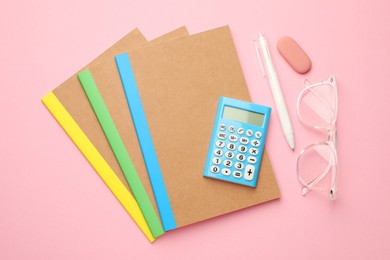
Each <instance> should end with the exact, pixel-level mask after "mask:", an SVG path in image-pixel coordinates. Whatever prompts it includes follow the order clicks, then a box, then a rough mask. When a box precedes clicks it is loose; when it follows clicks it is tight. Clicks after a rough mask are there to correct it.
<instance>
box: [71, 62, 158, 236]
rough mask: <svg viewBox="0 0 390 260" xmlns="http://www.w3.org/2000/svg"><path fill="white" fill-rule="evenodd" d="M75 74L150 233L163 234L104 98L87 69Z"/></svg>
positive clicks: (154, 234)
mask: <svg viewBox="0 0 390 260" xmlns="http://www.w3.org/2000/svg"><path fill="white" fill-rule="evenodd" d="M77 76H78V78H79V80H80V83H81V85H82V87H83V89H84V91H85V93H86V94H87V97H88V99H89V102H90V103H91V105H92V108H93V110H94V111H95V114H96V117H97V118H98V120H99V123H100V125H101V127H102V129H103V131H104V134H105V135H106V137H107V140H108V142H109V143H110V146H111V149H112V151H113V152H114V154H115V157H116V158H117V159H118V163H119V165H120V167H121V169H122V171H123V173H124V175H125V177H126V180H127V183H128V184H129V186H130V188H131V191H132V192H133V195H134V197H135V199H136V200H137V202H138V205H139V207H140V209H141V211H142V213H143V215H144V217H145V220H146V222H147V224H148V226H149V228H150V231H151V232H152V235H153V236H154V237H155V238H157V237H159V236H161V235H162V234H164V230H163V228H162V226H161V223H160V220H159V219H158V217H157V214H156V212H155V211H154V209H153V206H152V203H151V202H150V200H149V198H148V195H147V193H146V192H145V189H144V187H143V185H142V182H141V180H140V179H139V177H138V175H137V172H136V170H135V167H134V164H133V162H132V160H131V159H130V157H129V155H128V153H127V151H126V147H125V145H124V144H123V142H122V139H121V137H120V135H119V133H118V130H117V129H116V127H115V124H114V121H113V120H112V118H111V116H110V113H109V112H108V109H107V107H106V105H105V103H104V100H103V98H102V96H101V95H100V92H99V90H98V89H97V87H96V84H95V81H94V79H93V78H92V75H91V73H90V72H89V70H84V71H82V72H80V73H79V74H77Z"/></svg>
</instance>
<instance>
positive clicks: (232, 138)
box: [229, 135, 238, 142]
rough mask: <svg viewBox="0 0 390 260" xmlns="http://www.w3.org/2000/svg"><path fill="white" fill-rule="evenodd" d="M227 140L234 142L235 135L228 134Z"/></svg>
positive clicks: (235, 139)
mask: <svg viewBox="0 0 390 260" xmlns="http://www.w3.org/2000/svg"><path fill="white" fill-rule="evenodd" d="M229 140H230V141H232V142H236V141H237V140H238V138H237V136H236V135H229Z"/></svg>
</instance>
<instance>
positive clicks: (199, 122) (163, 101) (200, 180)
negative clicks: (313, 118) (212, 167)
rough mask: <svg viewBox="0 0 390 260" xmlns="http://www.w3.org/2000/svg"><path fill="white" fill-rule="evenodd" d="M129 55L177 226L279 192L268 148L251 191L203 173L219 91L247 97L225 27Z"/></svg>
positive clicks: (149, 187) (149, 188)
mask: <svg viewBox="0 0 390 260" xmlns="http://www.w3.org/2000/svg"><path fill="white" fill-rule="evenodd" d="M221 43H223V44H221ZM128 55H129V58H130V63H131V66H132V71H133V73H134V78H135V81H136V85H137V88H138V91H139V94H140V97H141V100H142V106H143V109H144V112H145V116H146V119H147V123H148V126H149V131H150V134H151V137H152V140H153V144H154V148H155V151H156V154H157V157H158V161H159V164H160V169H161V173H162V176H163V179H164V183H165V187H166V190H167V193H168V196H169V200H170V203H171V207H172V211H173V214H174V218H175V221H176V226H177V227H183V226H186V225H189V224H192V223H195V222H198V221H202V220H205V219H209V218H212V217H215V216H219V215H222V214H225V213H229V212H232V211H236V210H239V209H242V208H245V207H250V206H253V205H256V204H259V203H262V202H265V201H269V200H273V199H277V198H279V197H280V193H279V189H278V186H277V183H276V180H275V176H274V173H273V170H272V166H271V164H270V161H269V157H268V154H267V153H266V151H265V152H264V154H263V158H262V162H261V169H260V174H259V180H258V185H257V187H256V188H253V189H252V190H251V192H248V190H247V188H246V187H243V186H241V185H232V184H231V183H227V182H222V181H221V182H216V181H215V180H212V179H209V178H204V177H203V176H202V173H203V169H204V162H205V160H206V157H207V150H208V145H209V141H210V136H211V133H212V125H213V122H214V116H215V111H216V109H217V105H218V99H219V97H220V96H229V97H232V98H235V99H239V100H246V101H249V95H248V90H247V88H246V84H245V79H244V76H243V74H242V70H241V66H240V63H239V60H238V57H237V53H236V50H235V47H234V43H233V40H232V36H231V33H230V30H229V28H228V27H227V26H225V27H221V28H217V29H214V30H210V31H206V32H202V33H198V34H195V35H191V36H188V37H183V38H180V39H177V40H173V41H169V42H163V43H161V44H158V45H154V46H150V47H146V48H142V49H138V50H135V51H131V52H129V53H128ZM91 71H92V70H91ZM99 72H101V70H99ZM92 75H95V73H93V72H92ZM96 75H98V74H96ZM102 80H104V79H103V78H102ZM106 81H107V84H108V82H109V79H106ZM129 131H131V128H129ZM126 132H128V131H126ZM127 148H128V149H130V148H131V147H127ZM132 158H133V160H134V162H135V161H136V160H142V158H138V157H137V158H136V157H132ZM138 174H140V175H141V174H143V173H138ZM140 177H141V176H140ZM141 179H143V180H144V179H145V178H142V177H141ZM144 187H145V188H146V189H147V191H148V190H150V191H152V187H151V185H150V183H149V185H148V183H144Z"/></svg>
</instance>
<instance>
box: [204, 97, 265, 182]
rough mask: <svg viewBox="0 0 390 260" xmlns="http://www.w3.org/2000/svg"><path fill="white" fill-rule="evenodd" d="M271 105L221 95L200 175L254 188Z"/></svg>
mask: <svg viewBox="0 0 390 260" xmlns="http://www.w3.org/2000/svg"><path fill="white" fill-rule="evenodd" d="M270 115H271V108H270V107H266V106H261V105H257V104H253V103H249V102H244V101H241V100H236V99H231V98H227V97H221V98H220V99H219V105H218V109H217V114H216V116H215V122H214V128H213V133H212V136H211V141H210V147H209V151H208V155H207V160H206V164H205V169H204V174H203V175H204V176H206V177H210V178H214V179H218V180H222V181H228V182H233V183H237V184H242V185H246V186H250V187H256V185H257V178H258V173H259V169H260V166H261V159H262V156H263V150H264V144H265V139H266V135H267V129H268V122H269V118H270Z"/></svg>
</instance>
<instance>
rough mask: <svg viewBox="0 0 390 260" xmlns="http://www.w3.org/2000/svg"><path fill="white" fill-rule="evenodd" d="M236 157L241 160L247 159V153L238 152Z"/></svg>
mask: <svg viewBox="0 0 390 260" xmlns="http://www.w3.org/2000/svg"><path fill="white" fill-rule="evenodd" d="M236 159H237V160H239V161H244V160H245V155H243V154H241V153H240V154H237V156H236Z"/></svg>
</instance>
